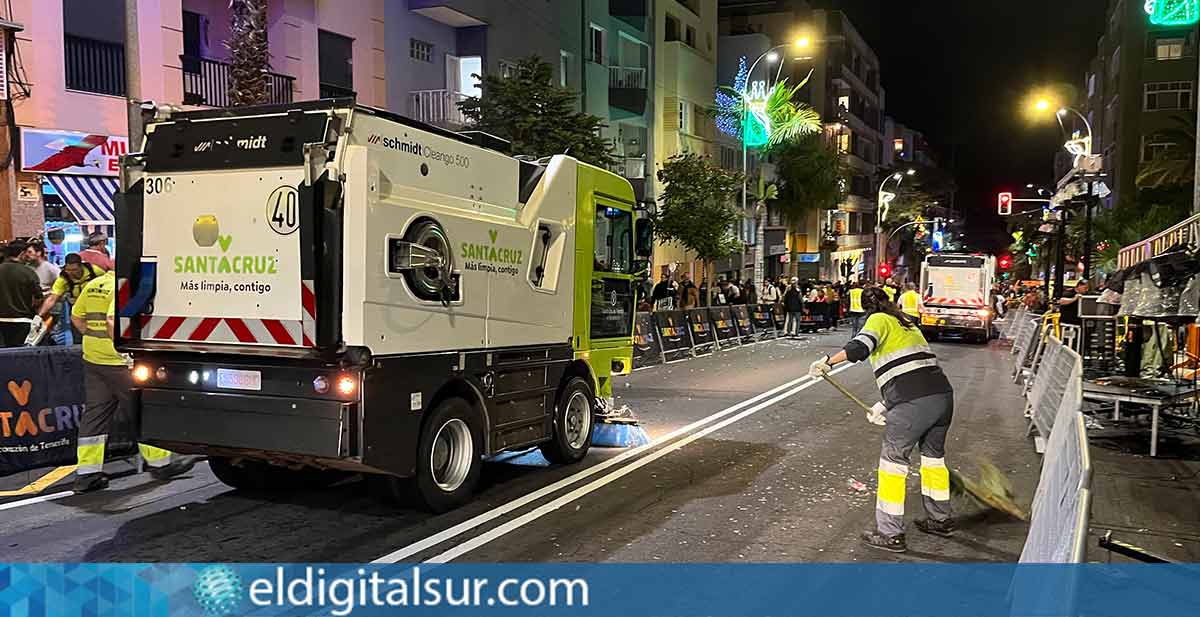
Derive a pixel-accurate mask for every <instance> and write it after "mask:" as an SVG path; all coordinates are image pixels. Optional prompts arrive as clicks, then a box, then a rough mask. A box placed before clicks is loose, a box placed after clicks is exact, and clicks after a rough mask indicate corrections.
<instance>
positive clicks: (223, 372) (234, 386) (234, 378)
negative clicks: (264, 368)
mask: <svg viewBox="0 0 1200 617" xmlns="http://www.w3.org/2000/svg"><path fill="white" fill-rule="evenodd" d="M217 387H218V388H228V389H230V390H254V391H259V390H262V373H260V372H259V371H238V370H234V369H230V368H219V369H217Z"/></svg>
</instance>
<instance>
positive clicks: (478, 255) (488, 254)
mask: <svg viewBox="0 0 1200 617" xmlns="http://www.w3.org/2000/svg"><path fill="white" fill-rule="evenodd" d="M498 237H499V233H498V232H497V231H496V230H495V229H489V230H488V238H489V239H490V240H491V243H490V244H483V243H472V242H463V243H462V253H461V255H462V259H463V260H464V261H465V263H464V264H463V268H464V269H466V270H475V271H483V272H493V273H496V274H508V275H510V276H515V275H516V274H517V272H519V268H518V266H520V265H521V260H522V257H524V251H522V250H521V249H514V248H506V247H497V246H496V239H497V238H498Z"/></svg>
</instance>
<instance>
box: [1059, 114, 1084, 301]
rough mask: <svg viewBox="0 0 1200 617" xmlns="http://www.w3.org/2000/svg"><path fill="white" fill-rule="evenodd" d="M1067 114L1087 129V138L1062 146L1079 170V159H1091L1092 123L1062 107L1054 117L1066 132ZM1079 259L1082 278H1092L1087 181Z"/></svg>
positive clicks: (1073, 140)
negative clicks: (1065, 121)
mask: <svg viewBox="0 0 1200 617" xmlns="http://www.w3.org/2000/svg"><path fill="white" fill-rule="evenodd" d="M1068 113H1074V114H1075V115H1076V116H1079V119H1080V120H1082V121H1083V126H1084V128H1086V129H1087V137H1083V138H1075V139H1071V140H1069V141H1067V143H1065V144H1063V147H1064V148H1066V149H1067V152H1070V153H1071V154H1073V155H1075V161H1074V167H1075V168H1079V161H1080V159H1085V158H1086V159H1088V161H1089V164H1090V161H1091V158H1092V123H1091V122H1088V119H1087V117H1086V116H1084V115H1083V114H1082V113H1080V112H1079V110H1078V109H1075V108H1074V107H1063V108H1061V109H1059V110H1058V113H1056V114H1055V116H1056V117H1057V118H1058V124H1059V126H1062V127H1063V131H1066V129H1067V127H1066V125H1065V124H1063V116H1065V115H1067V114H1068ZM1082 253H1083V254H1082V255H1081V256H1080V257H1082V258H1083V278H1084V279H1090V278H1092V181H1091V180H1088V188H1087V196H1086V198H1085V199H1084V205H1083V251H1082Z"/></svg>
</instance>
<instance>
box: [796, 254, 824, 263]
mask: <svg viewBox="0 0 1200 617" xmlns="http://www.w3.org/2000/svg"><path fill="white" fill-rule="evenodd" d="M796 261H798V262H800V263H802V264H819V263H821V254H820V253H799V254H797V255H796Z"/></svg>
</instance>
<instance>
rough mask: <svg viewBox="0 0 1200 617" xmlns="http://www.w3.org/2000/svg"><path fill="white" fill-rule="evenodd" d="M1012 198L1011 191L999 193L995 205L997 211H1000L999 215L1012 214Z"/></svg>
mask: <svg viewBox="0 0 1200 617" xmlns="http://www.w3.org/2000/svg"><path fill="white" fill-rule="evenodd" d="M1012 200H1013V196H1012V193H1000V196H999V199H998V207H997V211H998V212H1000V216H1008V215H1010V214H1012Z"/></svg>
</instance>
